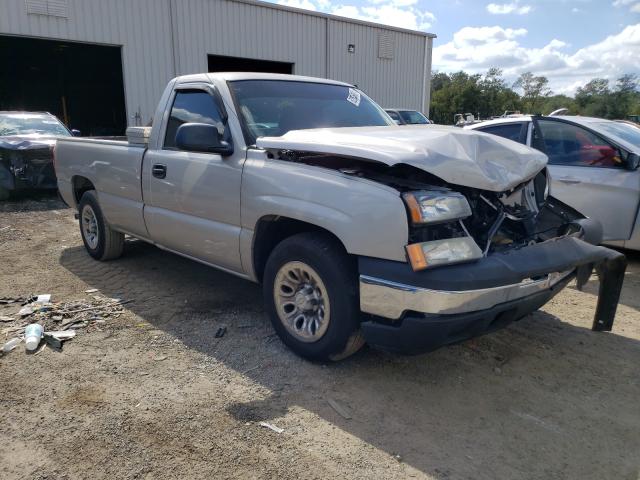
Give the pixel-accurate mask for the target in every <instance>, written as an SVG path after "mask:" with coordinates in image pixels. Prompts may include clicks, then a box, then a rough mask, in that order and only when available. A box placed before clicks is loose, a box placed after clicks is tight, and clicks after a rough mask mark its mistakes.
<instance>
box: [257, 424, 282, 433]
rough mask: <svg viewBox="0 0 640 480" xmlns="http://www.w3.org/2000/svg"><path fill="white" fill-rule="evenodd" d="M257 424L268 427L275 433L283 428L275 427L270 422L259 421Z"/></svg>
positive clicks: (280, 431)
mask: <svg viewBox="0 0 640 480" xmlns="http://www.w3.org/2000/svg"><path fill="white" fill-rule="evenodd" d="M258 425H260V426H261V427H264V428H268V429H269V430H273V431H274V432H276V433H282V432H284V428H280V427H276V426H275V425H271V424H270V423H267V422H260V423H259V424H258Z"/></svg>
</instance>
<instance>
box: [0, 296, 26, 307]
mask: <svg viewBox="0 0 640 480" xmlns="http://www.w3.org/2000/svg"><path fill="white" fill-rule="evenodd" d="M29 298H30V297H27V298H25V297H2V298H0V305H9V304H11V303H21V304H25V303H27V302H28V300H29Z"/></svg>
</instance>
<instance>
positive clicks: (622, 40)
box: [268, 0, 640, 95]
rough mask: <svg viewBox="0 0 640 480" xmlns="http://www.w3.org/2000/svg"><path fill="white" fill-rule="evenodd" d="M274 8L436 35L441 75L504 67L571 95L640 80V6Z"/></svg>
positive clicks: (334, 1)
mask: <svg viewBox="0 0 640 480" xmlns="http://www.w3.org/2000/svg"><path fill="white" fill-rule="evenodd" d="M268 1H271V2H273V3H280V4H283V5H288V6H291V7H298V8H303V9H307V10H316V11H320V12H325V13H332V14H335V15H340V16H343V17H350V18H358V19H362V20H368V21H372V22H376V23H383V24H388V25H393V26H397V27H403V28H408V29H412V30H422V31H425V32H430V33H434V34H436V35H437V36H438V38H436V39H435V40H434V49H433V70H434V71H441V72H454V71H459V70H464V71H466V72H470V73H484V72H486V71H487V69H488V68H489V67H499V68H501V69H502V70H503V72H504V76H505V78H506V79H507V80H508V81H509V82H512V81H514V80H515V79H516V78H517V77H518V75H520V74H521V73H523V72H526V71H531V72H533V73H534V74H535V75H544V76H546V77H547V78H548V79H549V85H550V87H551V88H552V90H553V91H554V93H564V94H568V95H573V94H574V93H575V91H576V89H577V88H578V87H580V86H582V85H584V84H585V83H587V82H588V81H589V80H591V79H592V78H595V77H603V78H609V79H610V80H611V81H612V83H613V82H615V79H616V78H618V77H619V76H621V75H622V74H624V73H636V74H640V0H268Z"/></svg>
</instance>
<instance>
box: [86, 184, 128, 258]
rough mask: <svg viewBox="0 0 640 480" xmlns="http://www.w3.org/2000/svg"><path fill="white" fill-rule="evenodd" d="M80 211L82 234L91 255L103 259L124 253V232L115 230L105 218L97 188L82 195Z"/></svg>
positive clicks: (116, 256)
mask: <svg viewBox="0 0 640 480" xmlns="http://www.w3.org/2000/svg"><path fill="white" fill-rule="evenodd" d="M78 211H79V213H80V218H79V220H80V234H81V235H82V241H83V243H84V246H85V248H86V249H87V252H88V253H89V255H91V256H92V257H93V258H95V259H96V260H102V261H105V260H112V259H114V258H118V257H119V256H120V255H122V251H123V249H124V234H122V233H120V232H116V231H115V230H113V229H112V228H111V227H110V226H109V224H108V223H107V222H106V220H105V219H104V215H103V214H102V209H101V208H100V204H99V203H98V198H97V196H96V192H95V190H89V191H88V192H85V193H84V194H83V195H82V198H81V199H80V204H79V205H78Z"/></svg>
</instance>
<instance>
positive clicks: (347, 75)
mask: <svg viewBox="0 0 640 480" xmlns="http://www.w3.org/2000/svg"><path fill="white" fill-rule="evenodd" d="M380 36H384V37H387V38H386V39H384V40H383V42H384V41H385V40H387V41H390V42H391V47H390V48H391V51H392V55H391V56H392V57H393V58H379V56H378V41H379V38H380ZM425 43H426V42H425V38H424V37H422V36H418V35H412V34H409V33H403V32H398V31H393V30H386V29H383V28H372V27H369V26H365V25H358V24H352V23H347V22H341V21H335V20H331V21H330V22H329V46H330V47H329V72H328V76H329V77H331V78H334V79H336V80H342V81H345V82H350V83H355V84H356V85H358V87H360V88H361V89H362V90H364V91H365V93H367V95H369V96H370V97H372V98H373V99H375V100H376V101H377V102H378V103H379V104H380V105H382V106H383V107H402V108H417V109H422V103H421V102H422V99H423V94H422V85H423V82H422V78H423V73H424V49H425ZM349 44H352V45H354V46H355V53H349V52H348V51H347V47H348V45H349Z"/></svg>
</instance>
